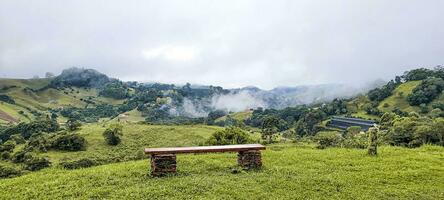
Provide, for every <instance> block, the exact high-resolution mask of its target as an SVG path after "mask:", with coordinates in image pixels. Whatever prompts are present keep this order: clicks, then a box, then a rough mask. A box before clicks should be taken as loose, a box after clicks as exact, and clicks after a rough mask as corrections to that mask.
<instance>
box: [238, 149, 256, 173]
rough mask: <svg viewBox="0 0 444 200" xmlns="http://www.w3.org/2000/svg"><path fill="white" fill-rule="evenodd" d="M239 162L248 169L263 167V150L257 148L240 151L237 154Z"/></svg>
mask: <svg viewBox="0 0 444 200" xmlns="http://www.w3.org/2000/svg"><path fill="white" fill-rule="evenodd" d="M237 163H238V164H239V165H240V166H241V167H243V168H246V169H252V168H253V169H258V168H260V167H262V159H261V152H260V151H257V150H250V151H240V152H239V154H238V155H237Z"/></svg>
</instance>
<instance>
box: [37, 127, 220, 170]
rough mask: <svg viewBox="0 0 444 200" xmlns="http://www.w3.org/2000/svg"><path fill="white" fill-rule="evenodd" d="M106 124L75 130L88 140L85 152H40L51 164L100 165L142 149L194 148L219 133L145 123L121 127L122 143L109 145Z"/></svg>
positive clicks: (133, 155)
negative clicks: (80, 162) (85, 162)
mask: <svg viewBox="0 0 444 200" xmlns="http://www.w3.org/2000/svg"><path fill="white" fill-rule="evenodd" d="M106 127H107V126H106V125H105V124H89V125H85V126H83V127H82V128H81V130H79V131H77V133H79V134H80V135H81V136H83V137H84V138H85V139H86V141H87V148H86V150H85V151H77V152H63V151H49V152H47V153H40V155H41V156H44V157H48V158H49V160H50V161H51V162H52V163H53V164H55V165H56V164H58V163H59V162H60V161H75V160H79V159H83V158H88V159H97V160H99V161H101V162H103V163H109V162H117V161H123V160H134V159H140V158H143V157H144V155H143V154H142V153H143V152H142V151H141V149H143V148H144V147H163V146H193V145H200V144H203V143H205V142H206V140H207V138H209V137H210V135H211V134H212V133H213V132H215V131H216V130H220V129H221V128H220V127H214V126H203V125H196V126H184V125H182V126H156V125H144V124H135V123H130V124H124V126H123V133H124V134H123V137H122V143H121V144H119V145H117V146H109V145H107V144H106V143H105V140H104V138H103V136H102V133H103V131H104V130H105V129H106Z"/></svg>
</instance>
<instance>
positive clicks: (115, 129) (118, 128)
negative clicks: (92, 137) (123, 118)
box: [103, 124, 123, 145]
mask: <svg viewBox="0 0 444 200" xmlns="http://www.w3.org/2000/svg"><path fill="white" fill-rule="evenodd" d="M122 135H123V133H122V125H120V124H112V125H111V126H110V127H108V128H107V129H106V130H105V131H104V132H103V137H104V138H105V141H106V143H107V144H109V145H118V144H119V143H120V142H121V139H120V137H121V136H122Z"/></svg>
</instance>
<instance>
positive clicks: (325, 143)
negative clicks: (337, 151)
mask: <svg viewBox="0 0 444 200" xmlns="http://www.w3.org/2000/svg"><path fill="white" fill-rule="evenodd" d="M342 140H343V138H342V136H341V134H340V133H339V132H336V131H331V132H319V133H318V134H317V135H316V136H315V141H317V142H318V146H317V148H319V149H325V148H327V147H339V146H341V143H342Z"/></svg>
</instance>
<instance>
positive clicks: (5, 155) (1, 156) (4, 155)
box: [0, 151, 11, 160]
mask: <svg viewBox="0 0 444 200" xmlns="http://www.w3.org/2000/svg"><path fill="white" fill-rule="evenodd" d="M9 158H11V154H10V153H9V152H6V151H5V152H1V153H0V159H1V160H9Z"/></svg>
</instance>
